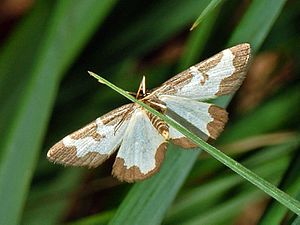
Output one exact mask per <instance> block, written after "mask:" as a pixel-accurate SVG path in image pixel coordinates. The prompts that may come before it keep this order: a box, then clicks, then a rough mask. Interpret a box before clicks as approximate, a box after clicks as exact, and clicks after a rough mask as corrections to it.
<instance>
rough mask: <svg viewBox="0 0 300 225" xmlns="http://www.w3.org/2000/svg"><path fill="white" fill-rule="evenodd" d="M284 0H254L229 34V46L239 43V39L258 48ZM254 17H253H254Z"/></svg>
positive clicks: (255, 48) (253, 47) (254, 48)
mask: <svg viewBox="0 0 300 225" xmlns="http://www.w3.org/2000/svg"><path fill="white" fill-rule="evenodd" d="M285 3H286V0H274V1H272V4H270V1H269V0H254V1H252V3H251V5H250V6H249V9H248V10H247V11H246V14H245V16H244V17H243V19H242V20H241V22H240V23H239V25H238V27H237V28H236V29H235V32H234V33H233V35H232V36H231V39H230V41H229V46H232V45H235V44H238V43H240V40H244V41H246V42H249V43H250V44H251V46H252V49H253V50H254V51H256V50H257V49H259V48H260V46H261V45H262V43H263V41H264V40H265V38H266V36H267V35H268V33H269V32H270V30H271V28H272V26H273V24H274V22H275V20H276V19H277V18H278V16H279V14H280V12H281V10H282V8H283V6H284V4H285ZM254 18H255V19H254Z"/></svg>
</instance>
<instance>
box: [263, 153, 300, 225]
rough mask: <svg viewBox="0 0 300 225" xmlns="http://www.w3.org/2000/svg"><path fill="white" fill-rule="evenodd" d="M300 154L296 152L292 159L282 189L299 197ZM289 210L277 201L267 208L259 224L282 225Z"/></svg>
mask: <svg viewBox="0 0 300 225" xmlns="http://www.w3.org/2000/svg"><path fill="white" fill-rule="evenodd" d="M299 162H300V153H299V152H296V155H295V156H294V157H293V158H292V160H291V163H290V167H289V168H288V170H287V172H286V174H285V176H284V178H283V180H282V182H281V183H280V187H281V188H282V189H283V190H285V191H286V192H287V193H289V194H291V195H292V196H299V194H300V176H299V170H300V163H299ZM286 213H287V209H286V208H284V207H282V205H280V204H278V203H277V202H275V201H272V202H271V204H270V205H269V206H268V207H267V209H266V212H265V213H264V214H263V216H262V218H261V220H260V222H259V224H260V225H267V224H280V222H281V221H282V220H283V219H284V217H285V214H286Z"/></svg>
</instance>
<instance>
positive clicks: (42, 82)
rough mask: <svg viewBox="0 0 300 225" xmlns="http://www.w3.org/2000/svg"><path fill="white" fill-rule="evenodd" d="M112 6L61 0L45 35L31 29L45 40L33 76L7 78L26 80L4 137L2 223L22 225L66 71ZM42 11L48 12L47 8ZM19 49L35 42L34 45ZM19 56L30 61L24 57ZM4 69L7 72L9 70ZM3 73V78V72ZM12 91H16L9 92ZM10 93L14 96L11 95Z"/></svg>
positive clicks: (107, 1) (0, 178)
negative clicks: (27, 196) (60, 85)
mask: <svg viewBox="0 0 300 225" xmlns="http://www.w3.org/2000/svg"><path fill="white" fill-rule="evenodd" d="M114 2H115V1H111V0H105V1H97V0H93V1H79V2H77V3H76V4H74V1H71V0H66V1H58V2H57V3H56V4H57V5H56V7H55V9H54V10H53V11H52V12H53V14H52V15H51V16H49V20H48V21H47V25H46V30H45V32H44V33H42V34H39V32H35V30H34V24H35V23H33V24H30V27H31V28H32V29H33V30H32V32H33V33H35V34H36V35H37V34H38V35H41V37H42V40H41V42H40V44H39V46H37V48H38V49H37V54H36V56H35V57H34V58H31V57H30V59H31V60H33V62H32V65H31V68H29V73H28V74H26V76H24V74H23V73H22V71H19V73H18V74H6V75H9V76H14V77H16V78H18V79H21V78H22V77H24V79H27V80H26V82H24V83H25V84H24V86H22V87H21V89H22V91H21V92H18V93H19V95H18V101H17V102H14V104H13V105H11V107H13V108H14V110H15V112H17V113H15V114H14V117H13V118H11V120H10V121H9V123H6V125H7V127H5V131H6V135H5V137H2V136H1V137H0V138H1V140H0V143H1V153H2V155H1V164H0V224H6V225H13V224H19V222H20V218H21V213H22V208H23V206H24V202H25V198H26V195H27V192H28V188H29V185H30V181H31V178H32V174H33V171H34V167H35V164H36V159H37V156H38V153H39V149H40V146H41V143H42V139H43V136H44V132H45V129H46V127H47V122H48V119H49V116H50V113H51V109H52V104H53V101H54V97H55V94H56V91H57V88H58V85H59V82H60V80H61V78H62V75H63V72H65V70H66V69H67V68H68V67H69V66H70V65H71V63H72V61H73V60H74V59H75V57H76V56H77V55H78V53H79V52H80V50H81V49H82V48H83V46H84V44H85V43H86V42H87V40H88V38H89V37H90V36H91V34H92V33H93V31H95V29H96V28H97V25H98V24H99V22H101V21H103V19H104V18H105V16H106V15H107V12H108V11H109V9H110V8H111V7H112V6H113V5H114ZM42 10H46V11H47V10H48V9H47V7H45V8H43V9H42ZM42 12H43V11H42ZM36 19H40V18H36ZM27 25H28V24H27ZM23 30H25V29H23ZM37 31H38V30H37ZM21 44H23V45H30V44H33V45H34V44H35V43H32V42H31V41H30V42H28V43H24V42H21ZM9 53H10V52H8V53H7V54H9ZM18 53H19V54H20V55H24V58H25V57H26V55H25V53H24V52H18ZM27 57H28V56H27ZM0 58H2V57H0ZM3 58H5V57H3ZM7 58H8V59H9V57H7ZM10 60H11V59H10ZM20 63H22V61H21V60H20ZM3 64H5V63H3ZM11 66H12V67H14V66H15V65H11ZM23 66H24V65H23ZM4 70H5V71H8V72H9V71H10V68H4ZM12 70H13V69H12ZM0 74H1V75H2V73H1V71H0ZM12 90H14V86H11V89H10V90H9V91H12ZM9 94H10V92H8V93H7V95H9ZM16 165H17V166H16Z"/></svg>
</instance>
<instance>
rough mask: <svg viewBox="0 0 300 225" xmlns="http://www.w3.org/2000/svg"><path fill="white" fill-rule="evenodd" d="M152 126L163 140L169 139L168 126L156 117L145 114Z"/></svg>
mask: <svg viewBox="0 0 300 225" xmlns="http://www.w3.org/2000/svg"><path fill="white" fill-rule="evenodd" d="M147 114H148V117H149V119H150V121H151V123H152V125H153V126H154V127H155V128H156V129H157V130H158V132H159V133H160V134H161V135H162V136H163V137H164V138H165V139H169V126H168V125H167V124H166V123H165V122H164V121H163V120H161V119H160V118H158V117H157V116H154V115H153V114H151V113H147Z"/></svg>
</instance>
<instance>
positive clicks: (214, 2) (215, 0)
mask: <svg viewBox="0 0 300 225" xmlns="http://www.w3.org/2000/svg"><path fill="white" fill-rule="evenodd" d="M222 2H224V0H212V1H211V2H210V3H209V5H208V6H207V7H206V8H205V9H204V10H203V11H202V12H201V14H200V16H199V17H198V18H197V19H196V21H195V22H194V23H193V25H192V27H191V28H190V30H193V29H195V28H196V27H197V26H198V25H199V24H200V23H201V22H202V21H203V19H204V18H206V17H207V16H208V15H209V14H210V13H211V12H212V11H213V10H214V9H215V8H216V7H217V6H218V5H220V4H221V3H222Z"/></svg>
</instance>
